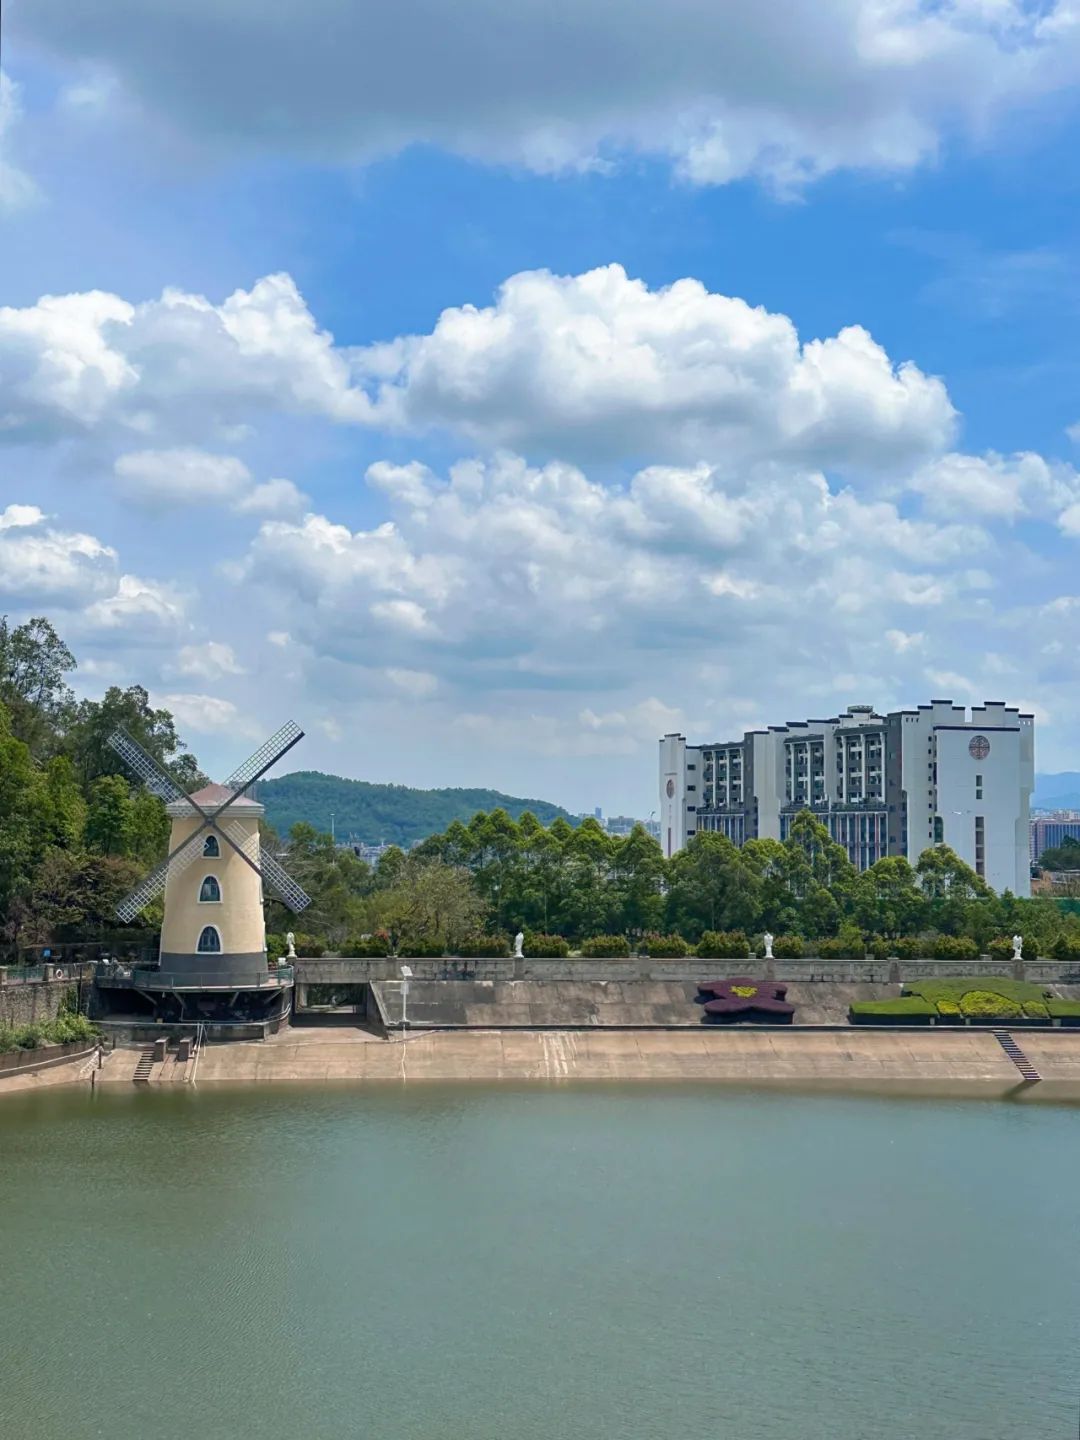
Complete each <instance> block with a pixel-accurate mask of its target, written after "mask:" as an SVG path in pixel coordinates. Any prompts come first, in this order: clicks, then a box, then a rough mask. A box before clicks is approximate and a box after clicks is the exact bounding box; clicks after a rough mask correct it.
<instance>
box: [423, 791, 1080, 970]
mask: <svg viewBox="0 0 1080 1440" xmlns="http://www.w3.org/2000/svg"><path fill="white" fill-rule="evenodd" d="M431 859H437V860H439V861H440V862H442V863H443V864H446V865H449V866H451V867H459V868H462V869H464V870H466V871H467V872H468V873H469V874H470V875H471V876H472V879H473V883H474V885H475V886H476V889H477V891H478V893H479V894H480V896H481V897H482V899H483V902H484V905H485V909H486V915H487V923H488V924H489V926H490V927H491V928H493V929H495V930H499V931H508V930H513V929H515V928H516V927H517V926H518V925H522V926H524V927H525V928H526V929H527V930H530V929H531V930H537V931H542V932H546V933H552V934H557V935H563V936H565V937H567V938H568V939H570V940H573V941H576V940H580V939H582V938H583V937H585V936H589V935H597V934H605V933H615V934H627V935H631V936H634V935H640V934H642V933H649V932H664V931H666V932H670V933H678V934H680V935H682V936H683V937H684V938H685V939H687V940H689V941H691V942H695V941H697V940H699V939H700V937H701V936H702V935H703V934H705V933H706V932H714V931H732V930H740V931H745V932H746V933H748V934H755V933H756V934H761V933H762V932H763V931H765V930H769V931H772V933H773V934H774V935H798V936H801V937H802V938H803V939H805V940H811V941H812V940H820V939H822V938H826V937H834V936H843V935H845V934H847V935H851V936H854V935H855V934H856V933H857V934H858V935H861V936H862V937H863V938H865V939H870V938H872V937H875V936H879V937H888V938H893V937H900V936H918V935H926V934H938V935H950V936H952V935H967V936H970V937H971V938H972V939H974V940H976V941H977V942H978V943H979V945H980V947H984V946H985V945H986V944H987V943H989V941H990V940H991V939H992V938H994V937H996V936H1000V935H1005V934H1012V933H1013V932H1014V931H1015V930H1017V929H1021V930H1023V932H1024V933H1025V935H1027V936H1029V937H1031V939H1032V941H1033V943H1035V944H1039V945H1044V946H1049V944H1050V942H1051V941H1052V940H1053V939H1054V938H1055V937H1056V936H1057V935H1058V934H1059V933H1060V932H1061V931H1062V930H1063V929H1065V930H1071V929H1073V928H1076V929H1077V930H1080V924H1078V922H1077V921H1076V919H1075V918H1074V917H1065V916H1063V915H1062V912H1061V909H1060V908H1059V907H1058V906H1057V905H1056V904H1055V903H1054V902H1053V901H1052V900H1047V899H1032V900H1026V899H1019V898H1017V897H1016V896H1015V895H1012V894H1010V893H1008V892H1006V893H1005V894H1003V895H1000V896H999V895H995V894H994V892H993V891H992V890H991V889H990V888H989V886H988V885H987V884H986V882H985V881H984V880H983V879H981V878H980V877H979V876H978V875H977V874H976V873H975V871H974V870H972V869H971V868H970V866H968V865H966V864H965V863H964V862H963V861H962V860H961V859H960V858H959V857H958V856H957V855H956V854H955V853H954V852H953V851H952V850H950V849H948V848H947V847H945V846H937V847H934V848H932V849H929V850H926V851H924V853H923V854H922V855H921V856H920V858H919V861H918V863H917V864H916V865H911V864H910V863H909V862H908V861H907V860H906V859H904V858H903V857H900V856H889V857H887V858H885V859H883V860H879V861H878V862H877V864H876V865H874V866H872V867H871V868H870V869H869V870H866V871H862V872H860V871H858V870H857V869H856V868H855V866H854V865H853V864H852V863H851V861H850V860H849V858H848V855H847V852H846V851H845V850H844V849H843V847H842V846H840V845H838V844H836V843H835V842H834V841H833V840H832V839H831V838H830V836H829V833H828V830H827V829H826V828H825V826H824V825H822V824H821V822H820V821H819V820H818V819H816V818H815V817H814V816H813V815H812V814H811V813H810V812H809V811H806V812H804V813H803V814H801V815H799V816H797V817H796V818H795V820H794V822H793V824H792V827H791V834H790V835H789V837H788V839H787V840H785V841H783V842H780V841H778V840H750V841H748V842H747V843H746V844H745V845H743V846H741V847H739V846H736V845H734V844H733V843H732V842H731V841H730V840H728V839H726V838H725V837H724V836H722V835H718V834H712V833H709V832H700V833H699V834H697V835H696V836H694V837H693V839H692V840H691V841H690V843H689V844H688V845H687V846H686V848H685V849H684V850H681V851H680V852H679V853H678V854H677V855H675V856H673V857H672V858H671V859H670V860H666V859H665V858H664V855H663V853H662V851H661V849H660V846H659V844H658V843H657V841H656V840H654V839H653V838H652V837H651V836H650V835H649V834H648V833H647V832H646V831H645V829H644V828H643V827H642V826H637V827H636V828H635V829H634V830H633V831H632V832H631V834H630V835H628V836H626V837H625V838H617V837H615V836H612V835H608V834H607V833H606V832H605V831H604V830H603V829H602V828H601V826H600V825H599V824H598V823H597V822H596V821H595V820H591V819H587V820H584V821H582V823H581V824H580V825H578V826H577V827H576V828H574V827H571V826H570V825H567V824H566V823H565V822H564V821H560V820H556V821H555V822H554V823H553V824H552V825H550V826H548V827H545V826H543V825H541V824H540V823H539V822H538V821H537V820H536V819H535V817H533V816H532V815H529V814H525V815H523V816H522V817H521V819H520V821H517V822H515V821H513V820H511V818H510V817H509V816H508V815H507V814H506V813H505V812H504V811H500V810H496V811H493V812H492V813H490V814H486V815H484V814H481V815H476V816H474V818H473V819H472V820H471V821H470V822H469V824H467V825H463V824H460V823H455V824H453V825H451V826H450V827H449V828H448V829H447V830H446V831H445V832H444V833H443V834H442V835H436V836H432V837H431V838H429V839H428V840H426V841H424V842H423V844H422V845H420V846H418V847H416V849H415V850H413V851H412V853H411V855H410V863H414V864H422V863H423V862H424V861H425V860H431Z"/></svg>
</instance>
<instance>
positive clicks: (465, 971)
mask: <svg viewBox="0 0 1080 1440" xmlns="http://www.w3.org/2000/svg"><path fill="white" fill-rule="evenodd" d="M402 965H409V966H410V967H411V969H412V972H413V975H414V976H415V977H416V979H417V980H465V979H467V980H549V981H559V980H574V981H592V980H694V981H696V980H715V979H716V978H717V977H718V976H720V975H723V976H728V975H753V976H756V977H757V978H758V979H771V980H787V981H790V982H793V983H804V982H805V983H809V982H812V981H816V980H826V981H831V982H834V983H841V984H868V985H883V984H893V985H895V984H899V983H900V982H902V981H905V980H925V979H931V978H935V977H937V978H942V979H944V978H945V977H947V976H952V975H998V976H1001V977H1006V976H1011V977H1012V978H1014V979H1018V980H1021V979H1026V980H1032V981H1036V982H1043V983H1046V984H1051V985H1053V984H1068V983H1070V982H1080V964H1077V962H1076V961H1062V960H1031V961H1024V962H1023V964H1022V965H1021V966H1020V967H1018V968H1017V967H1014V966H1013V965H1012V963H1011V962H1010V961H1007V960H1005V961H1001V960H974V961H970V962H963V963H957V962H956V961H949V960H820V959H813V958H807V959H802V960H772V961H765V960H757V959H755V960H699V959H698V958H697V957H696V956H688V957H687V958H686V959H682V960H660V959H655V960H653V959H650V958H649V957H648V956H646V955H640V956H633V957H631V958H630V959H628V960H584V959H567V960H541V959H536V960H530V959H529V957H528V956H526V957H525V959H524V960H513V959H510V958H507V959H505V960H499V959H490V958H480V959H475V960H474V959H465V958H457V957H454V956H449V957H444V958H442V959H430V958H427V957H424V958H420V957H411V956H408V955H401V956H398V957H396V958H371V957H356V958H348V957H343V956H336V955H325V956H320V957H319V958H317V959H316V958H300V959H298V960H296V961H295V970H296V982H297V984H298V985H301V984H305V983H306V984H310V985H341V984H345V985H348V984H366V983H368V982H370V981H372V980H398V979H400V978H401V966H402Z"/></svg>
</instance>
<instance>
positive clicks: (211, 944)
mask: <svg viewBox="0 0 1080 1440" xmlns="http://www.w3.org/2000/svg"><path fill="white" fill-rule="evenodd" d="M198 951H199V954H200V955H220V954H221V936H220V935H219V934H218V928H217V926H216V925H205V926H204V927H203V932H202V934H201V935H200V936H199V945H198Z"/></svg>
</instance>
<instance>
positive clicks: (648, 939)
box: [641, 935, 690, 960]
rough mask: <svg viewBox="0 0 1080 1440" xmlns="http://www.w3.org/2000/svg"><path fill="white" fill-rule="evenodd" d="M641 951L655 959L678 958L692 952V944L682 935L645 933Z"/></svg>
mask: <svg viewBox="0 0 1080 1440" xmlns="http://www.w3.org/2000/svg"><path fill="white" fill-rule="evenodd" d="M641 953H642V954H643V955H648V956H650V957H651V958H652V959H654V960H677V959H680V958H681V957H682V956H684V955H689V954H690V946H689V945H688V944H687V943H686V941H685V940H684V939H683V938H682V936H681V935H645V936H643V937H642V941H641Z"/></svg>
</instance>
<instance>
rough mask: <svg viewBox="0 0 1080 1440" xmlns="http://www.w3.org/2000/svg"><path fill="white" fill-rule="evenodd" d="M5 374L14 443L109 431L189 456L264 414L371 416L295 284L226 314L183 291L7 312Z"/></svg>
mask: <svg viewBox="0 0 1080 1440" xmlns="http://www.w3.org/2000/svg"><path fill="white" fill-rule="evenodd" d="M0 374H3V376H4V382H5V383H4V395H3V401H2V403H0V437H5V438H7V439H9V440H26V439H35V438H53V437H55V436H59V435H62V434H66V433H76V434H77V433H80V432H83V431H86V430H89V429H91V428H93V427H95V426H99V425H103V424H109V425H112V426H114V427H116V429H117V432H118V434H119V435H124V434H127V435H128V436H129V437H130V436H132V435H138V436H140V437H142V438H143V439H144V440H145V438H146V437H149V436H153V437H155V438H158V439H166V440H168V439H170V438H175V440H176V441H177V442H182V444H183V445H184V446H188V445H190V443H191V440H192V438H193V437H204V436H206V437H215V438H226V439H228V438H231V437H233V436H234V435H235V434H236V431H237V427H238V426H243V425H245V424H247V423H249V422H250V421H251V420H252V419H253V418H254V417H257V416H259V415H261V414H280V413H283V414H301V415H308V414H313V415H321V416H324V417H328V418H330V419H333V420H339V421H361V420H365V419H367V418H368V415H369V410H370V406H369V404H368V400H367V398H366V396H365V395H364V393H363V391H362V390H359V389H357V388H355V387H354V386H353V385H352V383H351V379H350V367H349V360H348V356H347V353H344V352H342V351H340V350H337V349H336V348H335V346H334V341H333V337H332V336H330V335H328V334H327V333H326V332H325V331H321V330H319V329H318V328H317V326H316V324H315V321H314V318H313V317H312V315H311V312H310V311H309V310H308V308H307V306H306V305H305V304H304V301H303V299H302V297H301V296H300V294H299V292H298V290H297V289H296V286H295V284H294V283H293V281H292V279H291V278H290V277H289V276H288V275H269V276H267V277H266V278H265V279H262V280H260V281H258V282H257V283H256V284H255V285H253V286H252V288H251V289H250V290H237V291H235V292H234V293H233V294H232V295H230V296H229V297H228V298H227V299H226V300H225V301H224V302H223V303H222V304H221V305H214V304H212V303H211V302H210V301H209V300H207V299H206V298H205V297H204V296H202V295H195V294H188V293H185V292H183V291H180V290H166V291H164V293H163V294H162V296H161V298H160V299H158V300H149V301H145V302H143V303H141V304H132V303H130V302H129V301H127V300H124V299H121V297H120V296H118V295H110V294H108V293H106V292H104V291H98V290H94V291H88V292H87V293H85V294H74V295H46V296H43V297H42V298H41V299H40V300H39V301H38V302H37V304H36V305H31V306H27V307H24V308H22V309H18V308H14V307H11V306H7V307H0ZM155 448H159V447H155Z"/></svg>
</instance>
